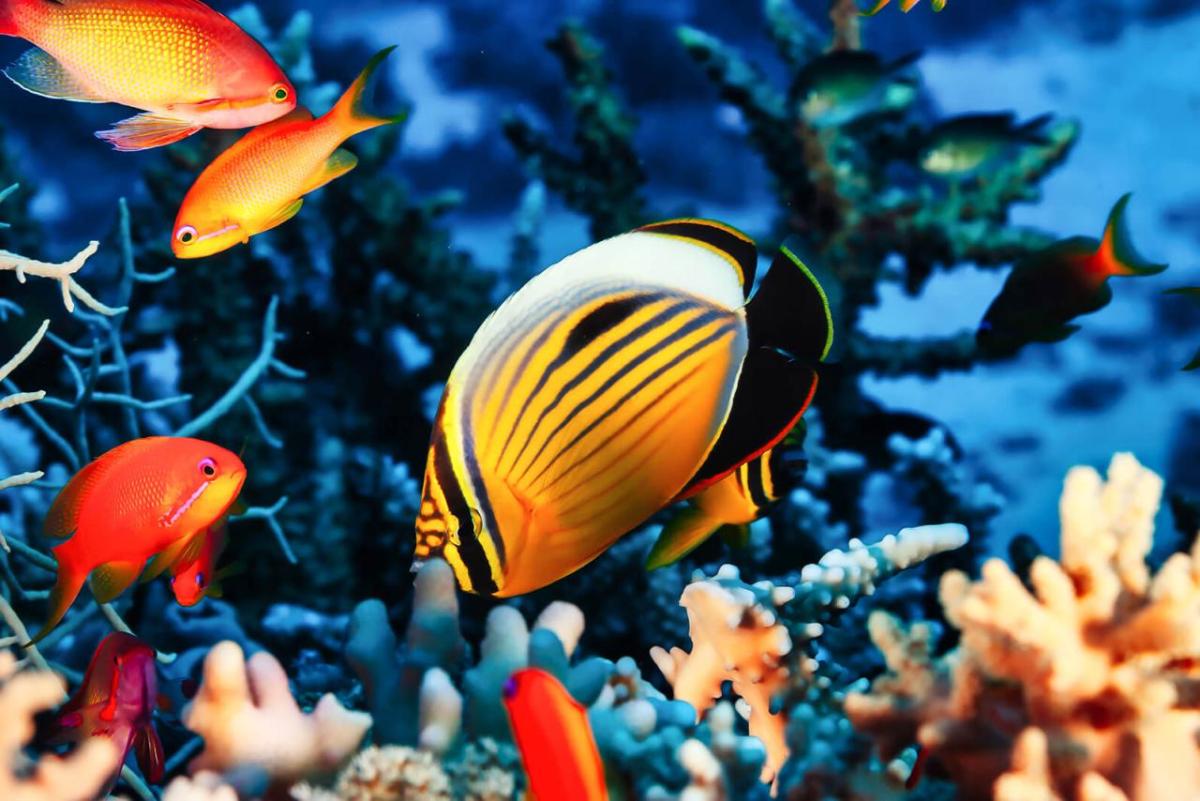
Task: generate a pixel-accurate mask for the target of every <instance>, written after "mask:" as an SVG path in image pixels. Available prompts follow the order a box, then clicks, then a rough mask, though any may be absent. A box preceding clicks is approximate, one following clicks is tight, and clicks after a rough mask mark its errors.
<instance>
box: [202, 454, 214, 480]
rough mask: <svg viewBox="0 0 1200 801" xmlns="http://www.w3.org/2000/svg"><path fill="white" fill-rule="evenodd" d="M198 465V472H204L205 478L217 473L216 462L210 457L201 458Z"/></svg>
mask: <svg viewBox="0 0 1200 801" xmlns="http://www.w3.org/2000/svg"><path fill="white" fill-rule="evenodd" d="M198 467H199V468H200V472H201V473H202V474H204V477H205V478H212V477H213V476H215V475H216V474H217V463H216V462H214V461H213V460H212V459H208V458H204V459H201V460H200V464H199V465H198Z"/></svg>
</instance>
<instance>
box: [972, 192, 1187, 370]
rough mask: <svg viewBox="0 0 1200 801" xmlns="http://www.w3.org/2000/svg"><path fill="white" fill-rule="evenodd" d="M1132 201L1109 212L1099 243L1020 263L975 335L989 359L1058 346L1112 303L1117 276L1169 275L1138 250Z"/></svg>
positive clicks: (1062, 247)
mask: <svg viewBox="0 0 1200 801" xmlns="http://www.w3.org/2000/svg"><path fill="white" fill-rule="evenodd" d="M1129 198H1130V195H1128V194H1127V195H1125V196H1124V197H1122V198H1121V199H1120V200H1118V201H1117V203H1116V205H1115V206H1113V208H1112V211H1111V212H1109V215H1108V222H1107V223H1105V225H1104V234H1103V236H1102V238H1100V239H1094V238H1092V237H1088V236H1073V237H1070V238H1068V239H1063V240H1060V241H1058V242H1055V243H1054V244H1053V245H1050V246H1049V247H1046V248H1043V249H1042V250H1039V251H1037V252H1036V253H1033V254H1031V255H1029V256H1026V257H1025V258H1023V259H1021V260H1020V261H1018V262H1017V263H1016V264H1015V265H1013V268H1012V271H1011V272H1010V273H1009V274H1008V278H1007V279H1005V281H1004V287H1003V288H1002V289H1001V290H1000V294H999V295H997V296H996V299H995V300H993V301H992V303H991V305H990V306H989V307H988V309H987V312H985V313H984V316H983V320H982V321H981V322H980V324H979V328H978V330H977V331H976V333H975V342H976V344H977V345H978V346H979V349H980V350H981V351H982V352H983V353H985V354H987V355H989V356H1010V355H1012V354H1014V353H1016V352H1017V351H1019V350H1020V349H1021V348H1022V347H1024V346H1025V345H1026V344H1028V343H1031V342H1058V341H1059V340H1062V339H1065V338H1067V337H1068V336H1070V335H1071V334H1072V333H1074V332H1075V331H1076V330H1078V328H1079V326H1078V325H1074V324H1072V323H1071V321H1072V320H1074V319H1075V318H1076V317H1079V316H1080V315H1084V314H1090V313H1091V312H1094V311H1098V310H1100V309H1102V308H1104V307H1105V306H1107V305H1108V303H1109V301H1111V300H1112V288H1111V287H1109V285H1108V279H1110V278H1112V277H1113V276H1139V275H1141V276H1146V275H1155V274H1157V273H1160V272H1162V271H1163V270H1165V269H1167V265H1165V264H1154V263H1152V262H1150V261H1148V260H1147V259H1145V258H1143V257H1142V256H1141V255H1139V254H1138V252H1137V250H1136V249H1134V246H1133V241H1132V240H1131V238H1130V235H1129V231H1128V227H1127V225H1126V222H1125V207H1126V206H1127V205H1128V204H1129Z"/></svg>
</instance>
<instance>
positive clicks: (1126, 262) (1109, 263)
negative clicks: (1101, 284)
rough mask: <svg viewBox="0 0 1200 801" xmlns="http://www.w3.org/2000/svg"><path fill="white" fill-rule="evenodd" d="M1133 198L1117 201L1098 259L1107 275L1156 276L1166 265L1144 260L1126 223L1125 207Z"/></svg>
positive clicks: (1106, 225)
mask: <svg viewBox="0 0 1200 801" xmlns="http://www.w3.org/2000/svg"><path fill="white" fill-rule="evenodd" d="M1131 196H1132V195H1131V194H1130V193H1126V194H1125V195H1123V196H1122V197H1121V199H1120V200H1118V201H1117V203H1116V205H1115V206H1113V208H1112V211H1111V212H1109V214H1108V222H1107V223H1105V225H1104V238H1103V239H1101V240H1100V247H1099V249H1098V250H1097V251H1096V257H1097V258H1098V259H1099V260H1100V264H1101V265H1102V269H1103V271H1104V273H1105V275H1155V274H1156V273H1161V272H1162V271H1163V270H1165V269H1167V265H1165V264H1154V263H1153V262H1151V261H1149V260H1148V259H1146V258H1144V257H1143V256H1142V255H1141V254H1139V253H1138V252H1137V249H1136V248H1135V247H1134V246H1133V239H1132V237H1130V235H1129V226H1128V225H1127V224H1126V221H1125V207H1126V206H1128V205H1129V198H1130V197H1131Z"/></svg>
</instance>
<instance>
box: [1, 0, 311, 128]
mask: <svg viewBox="0 0 1200 801" xmlns="http://www.w3.org/2000/svg"><path fill="white" fill-rule="evenodd" d="M0 35H4V36H19V37H21V38H23V39H27V40H28V41H30V42H31V43H33V44H35V45H37V47H35V48H34V49H32V50H29V51H27V52H26V53H25V54H24V55H22V56H21V57H20V58H19V59H17V61H16V62H15V63H13V64H12V65H10V66H9V67H8V68H7V69H6V70H5V71H4V74H5V75H7V76H8V78H9V79H10V80H12V81H13V82H14V83H16V84H17V85H18V86H20V87H21V88H23V89H26V90H28V91H30V92H33V93H34V94H37V95H42V96H44V97H53V98H59V99H62V100H74V101H77V102H81V103H120V104H122V105H126V106H132V107H133V108H138V109H142V110H144V111H145V113H144V114H139V115H137V116H136V117H131V118H130V119H127V120H123V121H121V122H118V123H117V124H116V125H115V126H114V127H113V128H111V129H109V130H106V131H99V132H98V133H97V134H96V135H97V136H98V137H100V138H101V139H104V140H105V141H107V142H109V143H110V144H112V146H113V147H115V148H116V149H117V150H144V149H146V148H151V147H159V146H161V145H168V144H170V143H172V142H177V141H179V140H180V139H183V138H185V137H187V136H190V135H191V134H193V133H195V132H196V131H198V130H200V129H201V128H249V127H251V126H254V125H261V124H262V123H265V122H270V121H271V120H274V119H277V118H278V117H281V116H283V115H284V114H287V113H288V112H290V111H291V110H292V109H294V108H295V107H296V90H295V89H294V88H293V87H292V84H291V83H290V82H289V81H288V79H287V76H285V75H284V74H283V70H282V69H280V67H279V65H278V64H276V63H275V60H274V59H272V58H271V56H270V54H268V53H267V51H266V50H264V49H263V47H262V46H261V45H260V44H258V42H256V41H254V39H252V38H251V37H250V36H249V34H247V33H246V32H245V31H243V30H242V29H241V28H239V27H238V26H237V25H235V24H234V23H233V22H232V21H231V20H229V19H228V18H227V17H225V16H223V15H222V14H219V13H217V12H216V11H214V10H213V9H211V8H209V7H208V6H206V5H204V3H201V2H200V0H0Z"/></svg>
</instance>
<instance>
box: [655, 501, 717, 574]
mask: <svg viewBox="0 0 1200 801" xmlns="http://www.w3.org/2000/svg"><path fill="white" fill-rule="evenodd" d="M720 526H721V521H720V520H714V519H713V518H711V517H709V516H708V515H706V514H705V513H704V512H702V511H701V510H699V509H697V508H696V507H694V506H688V507H687V508H684V509H681V510H679V511H678V512H677V513H676V514H675V516H674V517H672V518H671V519H670V520H669V521H668V522H667V524H666V525H665V526H663V530H662V533H661V534H659V535H658V540H657V541H656V542H655V543H654V547H653V548H651V549H650V555H649V556H647V557H646V569H647V570H657V569H658V568H660V567H666V566H667V565H670V564H674V563H675V562H678V561H679V560H680V559H682V558H683V557H685V556H687V555H688V554H689V553H691V552H692V551H693V550H695V549H696V548H697V547H699V546H700V545H701V543H703V542H704V541H705V540H707V539H708V538H709V537H710V536H712V534H713V533H714V532H715V531H716V530H717V529H718V528H720Z"/></svg>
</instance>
